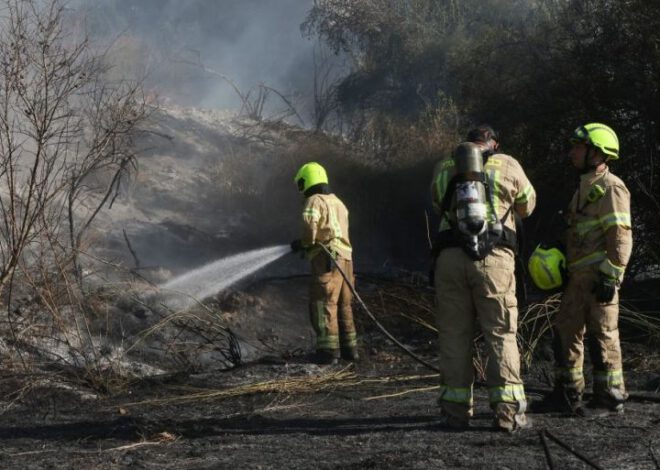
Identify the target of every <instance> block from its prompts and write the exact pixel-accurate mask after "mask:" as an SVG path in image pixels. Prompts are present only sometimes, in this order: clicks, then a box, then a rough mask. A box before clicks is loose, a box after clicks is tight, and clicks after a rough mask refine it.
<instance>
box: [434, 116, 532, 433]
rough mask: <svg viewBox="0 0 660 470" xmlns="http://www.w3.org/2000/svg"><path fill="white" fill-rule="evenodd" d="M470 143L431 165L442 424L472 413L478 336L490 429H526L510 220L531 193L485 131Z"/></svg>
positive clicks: (456, 423)
mask: <svg viewBox="0 0 660 470" xmlns="http://www.w3.org/2000/svg"><path fill="white" fill-rule="evenodd" d="M468 140H469V141H470V142H465V143H462V144H460V145H459V146H458V148H457V149H456V151H455V152H454V154H453V156H450V157H446V158H444V159H442V160H441V161H440V162H439V163H438V164H437V166H436V170H435V172H434V173H435V174H434V178H433V182H432V195H433V205H434V208H435V209H436V212H438V213H439V215H440V220H441V221H440V230H439V232H438V234H437V237H436V240H435V243H434V255H435V256H437V258H436V261H435V269H434V271H435V273H434V278H435V289H436V297H437V316H436V319H437V325H438V339H439V349H440V351H439V352H440V368H441V374H440V375H441V384H440V397H439V400H438V403H439V405H440V407H441V410H442V411H441V413H442V419H443V421H444V424H445V425H447V426H449V427H455V428H463V427H467V426H468V425H469V419H470V417H471V416H472V414H473V401H472V384H473V380H474V371H473V350H472V346H473V341H474V336H475V330H476V329H477V328H480V329H481V332H482V333H483V336H484V340H485V346H486V352H487V356H488V362H487V365H486V378H487V383H488V394H489V399H490V405H491V408H492V409H493V410H494V413H495V420H494V425H495V427H496V428H497V429H500V430H505V431H508V432H515V431H517V430H519V429H521V428H525V427H528V426H529V424H528V421H527V418H526V415H525V409H526V406H527V402H526V398H525V390H524V388H523V382H522V379H521V376H520V356H519V352H518V346H517V344H516V329H517V319H518V308H517V300H516V296H515V291H516V281H515V276H514V265H515V258H514V257H515V251H516V232H515V221H514V217H515V216H514V213H515V214H517V215H518V216H520V217H527V216H528V215H530V214H531V212H532V211H533V209H534V206H535V204H536V193H535V191H534V188H533V187H532V185H531V183H530V182H529V180H528V179H527V176H526V175H525V172H524V171H523V169H522V167H521V166H520V164H519V163H518V161H517V160H515V159H514V158H513V157H511V156H509V155H505V154H503V153H499V152H498V147H499V143H498V136H497V134H496V133H495V132H494V131H493V129H492V128H491V127H490V126H487V125H483V126H479V127H477V128H475V129H473V130H472V131H470V133H469V134H468Z"/></svg>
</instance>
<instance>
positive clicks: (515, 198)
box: [432, 153, 536, 230]
mask: <svg viewBox="0 0 660 470" xmlns="http://www.w3.org/2000/svg"><path fill="white" fill-rule="evenodd" d="M484 172H485V173H486V174H487V175H488V181H489V183H490V186H491V190H492V192H493V206H494V208H495V212H496V214H497V218H498V219H501V218H502V217H504V215H505V214H506V211H507V210H508V209H509V207H511V205H512V204H513V209H514V210H515V211H516V212H517V213H518V215H520V217H523V218H524V217H527V216H528V215H530V214H531V213H532V211H533V210H534V207H535V206H536V191H535V190H534V187H533V186H532V184H531V183H530V182H529V179H528V178H527V175H525V172H524V170H523V169H522V167H521V166H520V163H518V161H517V160H516V159H515V158H513V157H511V156H509V155H506V154H503V153H497V154H494V155H491V156H490V157H489V158H488V161H487V163H486V166H485V167H484ZM455 174H456V171H455V169H454V160H453V158H452V157H451V156H448V157H446V158H444V159H443V160H440V162H438V164H437V165H436V167H435V171H434V176H433V188H432V194H433V207H434V209H435V210H436V212H438V213H439V212H440V210H441V209H440V207H441V204H442V199H443V197H444V195H445V192H446V191H447V186H448V185H449V181H451V179H452V177H453V176H454V175H455ZM487 208H488V218H489V220H490V221H491V222H494V220H492V218H493V217H492V213H491V212H492V211H491V209H490V204H487ZM447 215H448V216H449V217H450V218H451V219H454V218H455V214H453V213H450V214H447ZM503 223H504V225H505V226H506V227H508V228H510V229H512V230H515V229H516V225H515V221H514V218H513V214H509V217H507V219H506V220H505V221H503ZM446 229H449V223H448V222H447V221H446V220H445V219H444V218H443V220H442V221H441V223H440V230H446Z"/></svg>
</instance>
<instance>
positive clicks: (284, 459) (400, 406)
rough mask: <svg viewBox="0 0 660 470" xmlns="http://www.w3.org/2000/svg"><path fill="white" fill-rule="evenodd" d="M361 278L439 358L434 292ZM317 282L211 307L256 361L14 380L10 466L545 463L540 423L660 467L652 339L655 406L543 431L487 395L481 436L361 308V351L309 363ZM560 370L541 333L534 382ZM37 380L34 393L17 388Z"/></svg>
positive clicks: (631, 365)
mask: <svg viewBox="0 0 660 470" xmlns="http://www.w3.org/2000/svg"><path fill="white" fill-rule="evenodd" d="M358 282H359V283H360V286H361V289H362V292H363V293H364V298H365V300H366V301H367V302H368V303H369V304H371V305H372V306H374V311H375V313H376V314H377V315H378V316H379V318H381V319H382V320H383V322H384V323H385V325H386V326H387V327H388V328H390V329H391V330H392V331H396V332H397V335H398V336H399V337H400V338H401V339H402V340H403V341H404V343H405V344H406V345H407V346H408V347H410V348H411V349H412V350H413V351H415V352H417V353H418V354H420V355H421V356H422V357H424V358H425V359H428V360H430V361H435V360H436V358H435V354H434V348H435V345H434V335H433V333H432V331H430V329H428V328H426V327H424V326H422V324H423V323H424V322H426V321H428V320H429V319H430V317H429V307H430V305H432V304H431V303H429V299H431V298H432V294H430V293H429V291H428V289H426V288H425V287H421V286H419V285H418V286H414V285H411V284H409V279H405V280H401V279H398V280H397V281H396V282H393V281H392V280H391V279H387V280H385V279H380V278H378V277H374V276H368V275H363V276H362V277H360V276H358ZM305 286H306V279H305V278H304V277H298V278H291V279H270V280H268V279H265V280H259V281H257V282H255V283H254V284H252V285H251V286H246V287H245V288H244V289H242V290H236V291H233V292H231V293H229V294H224V295H222V296H219V297H216V298H214V299H210V300H208V301H207V302H206V303H205V304H206V307H208V308H210V309H212V310H213V311H214V312H216V314H217V315H219V316H220V317H221V318H223V323H224V324H226V325H229V326H231V327H232V328H233V329H234V331H236V334H237V335H238V336H240V337H241V339H242V340H243V341H245V342H246V343H249V344H250V345H252V346H253V347H254V348H256V349H257V350H258V351H260V353H259V354H258V356H259V357H258V359H257V360H253V361H251V362H248V363H245V364H241V365H238V366H236V367H235V368H231V369H229V370H219V369H220V368H221V367H220V364H219V363H215V364H214V363H212V362H206V363H199V364H197V365H195V366H194V367H190V368H189V370H179V371H177V372H176V373H174V372H172V373H161V374H156V375H152V376H150V377H143V378H139V379H138V378H134V379H133V380H130V381H122V382H119V381H118V382H116V383H115V385H114V387H113V389H112V390H111V391H108V392H105V393H103V392H100V391H99V390H98V389H94V388H93V387H89V386H84V385H83V384H81V383H80V382H79V381H76V380H73V377H71V376H70V375H67V374H65V373H64V372H63V371H62V372H61V373H60V374H58V375H55V376H49V378H48V380H45V379H44V380H42V381H39V380H38V379H39V377H38V376H37V375H35V376H34V377H32V379H31V380H29V381H28V380H26V378H25V377H23V378H20V377H11V376H10V375H9V374H4V373H3V378H2V380H0V387H2V395H3V396H4V397H5V401H4V403H3V404H4V405H7V404H8V402H7V400H11V399H12V398H13V399H14V400H15V403H14V404H13V406H11V407H8V409H7V411H6V412H5V413H4V414H3V415H2V417H1V418H0V420H1V421H0V423H1V424H0V439H1V442H2V449H1V451H0V466H2V468H8V469H19V468H20V469H27V468H34V469H37V468H53V469H55V468H57V469H60V468H62V469H64V468H76V469H77V468H89V469H112V468H145V469H157V468H171V469H174V468H176V469H180V468H190V469H193V468H194V469H200V468H209V469H210V468H236V467H239V468H254V469H257V468H261V469H269V468H273V469H275V468H292V469H306V468H323V469H349V468H355V469H358V468H360V469H361V468H378V469H383V468H392V469H394V468H420V469H421V468H424V469H426V468H429V469H430V468H474V469H477V468H484V469H485V468H500V469H523V468H525V469H526V468H534V469H544V468H547V467H546V465H547V464H546V457H545V453H544V449H543V447H542V444H541V441H540V437H539V434H538V431H540V430H542V429H547V430H549V431H550V432H551V433H552V434H553V435H555V436H557V437H558V438H559V439H561V440H562V441H564V442H566V443H569V444H570V445H571V446H573V447H574V448H575V449H576V450H578V451H579V452H580V453H582V454H584V455H585V456H587V457H588V458H590V459H593V461H594V462H595V463H597V464H599V465H601V467H602V468H608V469H609V468H612V469H614V468H616V469H626V468H629V469H654V468H657V467H656V465H657V464H656V463H655V462H654V458H657V455H658V453H659V452H660V403H658V401H657V397H658V394H657V389H658V387H659V386H660V374H659V373H658V364H659V362H660V357H659V355H658V352H657V349H656V348H655V347H654V346H653V345H652V344H650V343H648V342H640V341H635V342H629V341H628V340H625V341H624V358H625V367H626V370H627V379H628V386H629V388H630V389H632V390H635V391H636V392H646V394H647V395H644V394H642V395H644V396H648V397H655V400H656V401H655V402H652V401H646V400H643V399H639V398H637V399H635V400H632V401H630V402H629V403H628V404H627V407H626V412H625V414H624V415H622V416H621V415H604V416H599V417H592V418H578V417H574V416H568V415H561V414H547V415H530V416H531V417H532V420H533V424H534V428H533V429H532V430H525V431H522V432H520V433H518V434H514V435H507V434H503V433H498V432H494V431H493V430H492V428H491V419H492V416H491V414H490V412H489V409H488V406H487V396H486V392H485V390H484V389H481V388H477V389H476V393H475V399H476V403H477V410H476V416H475V419H474V420H473V423H472V427H471V429H470V430H468V431H465V432H454V431H450V430H447V429H443V428H442V427H440V426H439V425H438V408H437V407H436V405H435V400H436V391H435V390H434V387H435V386H436V384H437V377H435V376H434V374H433V372H432V371H429V370H426V369H424V368H423V367H422V366H420V365H419V364H417V363H416V362H414V361H412V360H410V359H409V358H408V357H407V356H405V355H403V354H402V353H401V352H400V351H399V350H397V349H396V348H394V347H393V346H391V345H390V344H389V343H388V342H387V341H386V340H385V339H384V338H383V337H382V335H381V334H380V333H379V332H378V331H376V330H375V329H374V328H373V327H372V326H371V324H370V323H369V321H368V319H367V318H366V316H365V315H364V312H362V311H360V310H358V311H357V319H358V323H359V327H360V331H361V346H360V349H361V353H362V359H361V360H360V361H359V362H358V363H357V364H348V363H343V364H340V365H339V366H323V367H319V366H317V365H314V364H312V363H310V362H309V361H308V359H307V353H309V352H310V351H311V349H312V348H311V346H312V337H311V332H310V328H309V325H308V322H307V318H306V307H305V302H304V298H303V297H301V292H304V291H305ZM377 299H382V300H383V303H382V304H381V305H382V306H381V307H378V304H377V302H376V301H377ZM385 305H386V307H385ZM624 336H626V335H624ZM633 336H634V335H633V334H632V333H631V334H629V335H627V336H626V337H627V338H628V337H633ZM550 368H551V361H550V357H549V345H548V344H545V342H543V343H542V344H541V345H540V346H539V347H538V349H537V351H536V352H535V355H534V360H533V361H532V366H531V367H529V368H527V369H526V373H525V379H526V385H527V386H528V387H530V388H539V387H541V388H542V387H547V384H546V383H544V378H545V376H546V372H547V371H548V370H550ZM26 383H29V384H30V386H29V389H27V390H24V391H22V392H21V391H20V390H17V388H16V387H17V386H19V384H26ZM651 392H656V394H655V395H654V394H653V393H651ZM529 397H530V398H532V399H538V398H539V397H540V395H538V394H535V393H530V394H529ZM549 448H550V451H551V454H552V456H553V459H554V462H555V465H556V466H555V468H567V469H571V468H574V469H582V468H587V467H586V466H585V464H584V463H583V462H581V461H580V460H578V459H577V458H576V457H575V456H574V455H572V454H571V453H569V452H567V451H566V450H564V449H562V448H561V447H559V446H558V445H556V444H554V443H553V442H550V443H549ZM654 456H655V457H654Z"/></svg>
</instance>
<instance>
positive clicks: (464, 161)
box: [454, 142, 488, 243]
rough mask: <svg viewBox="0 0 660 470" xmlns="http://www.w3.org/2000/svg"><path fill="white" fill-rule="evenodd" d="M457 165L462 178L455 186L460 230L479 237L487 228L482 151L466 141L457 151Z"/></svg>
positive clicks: (455, 161) (457, 172)
mask: <svg viewBox="0 0 660 470" xmlns="http://www.w3.org/2000/svg"><path fill="white" fill-rule="evenodd" d="M454 164H455V168H456V174H457V175H458V176H459V180H458V182H457V184H456V222H457V223H458V229H459V230H460V231H461V232H462V233H464V234H465V235H467V236H472V237H477V236H479V235H481V234H482V233H483V232H485V231H486V229H487V228H488V223H487V219H486V188H485V187H484V184H483V182H482V181H483V180H482V178H481V177H482V175H483V156H482V154H481V149H480V148H479V146H477V145H476V144H473V143H471V142H463V143H462V144H460V145H459V146H458V147H457V148H456V151H455V152H454ZM475 243H476V240H475Z"/></svg>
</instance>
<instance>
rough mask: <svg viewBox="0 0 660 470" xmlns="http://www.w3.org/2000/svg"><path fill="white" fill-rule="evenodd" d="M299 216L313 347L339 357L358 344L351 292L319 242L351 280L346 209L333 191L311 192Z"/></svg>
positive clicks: (350, 250) (351, 265)
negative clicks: (309, 273)
mask: <svg viewBox="0 0 660 470" xmlns="http://www.w3.org/2000/svg"><path fill="white" fill-rule="evenodd" d="M302 217H303V237H302V243H303V246H304V247H305V252H306V255H307V257H308V258H309V259H310V262H311V266H312V280H311V284H310V289H309V298H310V306H309V311H310V319H311V322H312V327H313V328H314V331H315V332H316V350H317V351H327V352H330V353H332V354H333V355H335V356H338V355H339V350H340V348H341V349H355V347H356V346H357V339H356V332H355V323H354V322H353V310H352V307H351V302H352V300H353V294H352V292H351V290H350V288H349V286H348V284H347V283H346V281H344V278H343V277H342V275H341V273H340V272H339V270H338V269H337V267H336V266H335V265H334V264H333V262H332V260H331V259H330V258H329V257H328V254H327V253H326V252H325V251H324V250H323V249H322V247H321V246H320V245H323V246H325V247H326V248H327V249H328V250H329V251H330V252H332V253H333V257H334V259H335V261H336V263H337V264H338V265H339V266H340V267H341V269H342V270H343V271H344V273H345V274H346V277H347V278H348V279H350V280H351V283H353V282H354V276H353V262H352V253H353V249H352V247H351V243H350V239H349V236H348V209H346V206H345V205H344V203H343V202H342V201H341V200H340V199H339V198H338V197H337V196H336V195H334V194H314V195H312V196H310V197H308V198H306V199H305V205H304V208H303V213H302Z"/></svg>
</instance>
